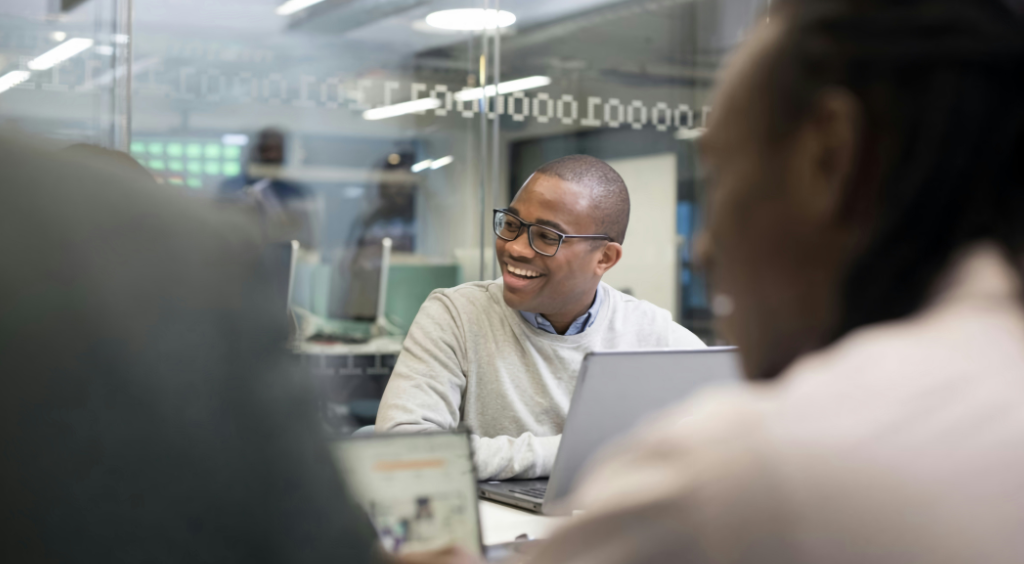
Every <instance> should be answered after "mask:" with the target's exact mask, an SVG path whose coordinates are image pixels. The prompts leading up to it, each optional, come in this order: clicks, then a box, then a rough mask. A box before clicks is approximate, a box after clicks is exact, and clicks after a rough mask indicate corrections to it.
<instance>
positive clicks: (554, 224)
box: [505, 206, 566, 233]
mask: <svg viewBox="0 0 1024 564" xmlns="http://www.w3.org/2000/svg"><path fill="white" fill-rule="evenodd" d="M505 211H507V212H508V213H510V214H512V215H519V210H517V209H516V208H515V207H514V206H509V207H507V208H505ZM530 223H536V224H537V225H543V226H544V227H550V228H552V229H554V230H555V231H558V232H559V233H565V231H566V230H565V227H563V226H562V224H561V223H558V222H557V221H552V220H550V219H538V220H537V221H531V222H530Z"/></svg>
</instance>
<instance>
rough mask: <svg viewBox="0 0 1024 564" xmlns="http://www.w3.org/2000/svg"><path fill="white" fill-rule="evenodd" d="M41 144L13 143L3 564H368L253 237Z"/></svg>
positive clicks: (0, 203)
mask: <svg viewBox="0 0 1024 564" xmlns="http://www.w3.org/2000/svg"><path fill="white" fill-rule="evenodd" d="M27 145H29V144H28V143H26V142H25V141H24V140H23V139H19V140H16V141H15V140H9V139H4V138H3V137H0V170H3V171H4V185H3V189H2V190H0V259H2V260H3V265H4V266H3V268H2V270H3V275H2V276H0V453H2V456H0V562H100V561H102V562H151V561H159V562H197V561H202V562H243V561H245V562H266V561H290V562H364V561H366V560H367V559H368V558H369V555H370V553H371V550H372V544H371V543H372V538H373V535H372V531H370V530H369V529H368V528H367V527H366V525H365V523H363V522H361V521H358V520H356V518H355V513H354V512H353V511H352V510H351V506H350V505H349V504H348V501H347V498H346V495H345V492H344V491H343V489H342V485H341V484H340V482H339V480H338V476H337V472H336V470H335V469H334V467H333V465H332V463H331V460H330V459H329V457H328V453H327V452H326V451H325V449H324V447H323V444H322V441H321V437H320V434H319V426H318V422H317V420H316V417H315V409H314V406H315V404H314V403H313V402H312V401H311V400H310V396H308V395H307V394H306V393H305V392H306V390H305V389H304V387H303V386H302V380H300V379H298V378H297V377H296V375H295V374H294V373H293V372H292V371H291V370H290V366H289V363H288V362H287V361H286V359H284V358H282V355H281V352H282V349H281V346H282V344H283V342H284V339H285V329H284V328H285V326H284V323H283V321H284V319H283V315H282V312H281V311H279V309H280V308H279V307H278V306H277V305H276V302H277V300H276V299H275V298H274V294H273V289H272V287H271V286H270V285H269V279H268V278H267V277H264V276H261V275H260V274H261V273H260V269H261V268H262V261H261V251H262V249H261V233H260V230H259V227H258V225H255V224H253V223H251V222H249V221H248V220H247V219H246V218H243V217H241V216H240V215H237V214H234V213H233V212H232V211H231V210H228V211H225V210H223V209H220V208H216V207H214V206H209V205H208V204H204V203H203V202H202V201H200V200H198V199H195V198H187V197H184V196H182V195H181V194H180V193H178V192H177V191H174V190H154V189H152V186H146V185H144V184H142V183H140V181H139V180H140V178H142V179H145V177H143V176H141V175H140V173H139V171H138V170H132V169H131V167H130V166H122V165H123V164H124V163H119V164H116V165H113V166H112V165H111V163H110V162H108V160H105V157H104V155H103V154H102V153H96V152H95V151H93V150H91V149H90V150H83V151H84V152H85V155H84V158H79V157H81V155H79V156H76V155H74V154H54V153H47V152H43V151H39V150H35V149H32V148H31V147H29V146H27ZM97 155H99V156H97ZM106 156H107V157H109V156H110V155H106ZM129 164H130V163H129ZM150 183H151V184H152V181H151V180H150Z"/></svg>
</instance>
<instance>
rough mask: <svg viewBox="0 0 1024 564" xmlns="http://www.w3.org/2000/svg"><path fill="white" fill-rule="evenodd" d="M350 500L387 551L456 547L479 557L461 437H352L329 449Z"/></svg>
mask: <svg viewBox="0 0 1024 564" xmlns="http://www.w3.org/2000/svg"><path fill="white" fill-rule="evenodd" d="M331 450H332V454H333V455H334V458H335V462H336V463H337V465H338V467H339V469H340V470H341V473H342V475H343V477H344V480H345V482H346V483H347V484H348V486H349V489H350V491H351V492H352V495H353V497H354V498H355V500H356V502H357V503H358V504H359V505H360V506H362V508H363V509H364V510H365V511H366V513H367V515H368V516H369V518H370V521H371V522H372V523H373V526H374V528H375V529H376V531H377V535H378V537H379V538H380V541H381V543H382V544H383V545H384V549H385V550H387V551H388V552H391V553H393V554H403V553H409V552H422V551H427V550H437V549H441V548H445V547H448V546H452V545H456V546H459V547H461V548H463V549H465V550H467V551H469V552H471V553H472V554H475V555H477V556H481V555H482V554H483V551H482V544H481V533H480V518H479V513H478V508H477V492H476V474H475V472H474V470H473V462H472V460H473V459H472V456H471V451H470V446H469V436H468V435H467V434H465V433H417V434H389V435H370V436H366V437H352V438H347V439H342V440H339V441H335V442H333V443H332V444H331Z"/></svg>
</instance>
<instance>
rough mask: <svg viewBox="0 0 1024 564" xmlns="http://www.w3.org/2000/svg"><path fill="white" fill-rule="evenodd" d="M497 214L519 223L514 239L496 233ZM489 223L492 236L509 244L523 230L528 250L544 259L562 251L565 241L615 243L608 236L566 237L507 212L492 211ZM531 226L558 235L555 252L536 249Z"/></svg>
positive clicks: (563, 234)
mask: <svg viewBox="0 0 1024 564" xmlns="http://www.w3.org/2000/svg"><path fill="white" fill-rule="evenodd" d="M499 213H501V214H505V215H507V216H509V217H512V218H514V219H515V220H516V221H518V222H519V231H517V232H516V235H515V237H512V238H511V239H509V238H508V237H505V236H504V235H502V234H501V233H499V232H498V214H499ZM491 223H492V224H493V225H494V235H495V236H497V237H498V238H499V239H501V240H503V241H509V242H512V241H515V240H516V239H518V238H519V236H520V235H522V234H523V229H526V238H527V239H528V240H529V241H530V248H531V249H533V250H534V252H536V253H537V254H539V255H541V256H545V257H553V256H555V255H557V254H558V251H560V250H562V241H565V240H566V239H604V240H605V241H608V242H609V243H614V242H615V239H613V238H612V237H611V236H609V235H566V234H565V233H562V232H560V231H556V230H554V229H552V228H550V227H548V226H546V225H541V224H539V223H530V222H529V221H526V220H525V219H523V218H521V217H519V216H518V215H516V214H514V213H512V212H510V211H508V210H500V209H495V210H494V216H493V218H492V220H491ZM533 226H537V227H540V228H541V229H544V230H545V231H550V232H552V233H554V234H555V235H558V246H557V247H555V252H553V253H551V254H550V255H549V254H547V253H545V252H543V251H541V250H539V249H537V245H535V244H534V243H533V231H532V230H531V229H530V228H531V227H533Z"/></svg>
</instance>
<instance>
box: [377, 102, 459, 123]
mask: <svg viewBox="0 0 1024 564" xmlns="http://www.w3.org/2000/svg"><path fill="white" fill-rule="evenodd" d="M440 107H441V100H438V99H437V98H420V99H419V100H410V101H408V102H402V103H401V104H392V105H390V106H384V107H383V108H374V109H372V110H366V111H365V112H363V119H365V120H370V121H374V120H378V119H387V118H393V117H397V116H404V115H405V114H411V113H413V112H422V111H425V110H434V109H437V108H440Z"/></svg>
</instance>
